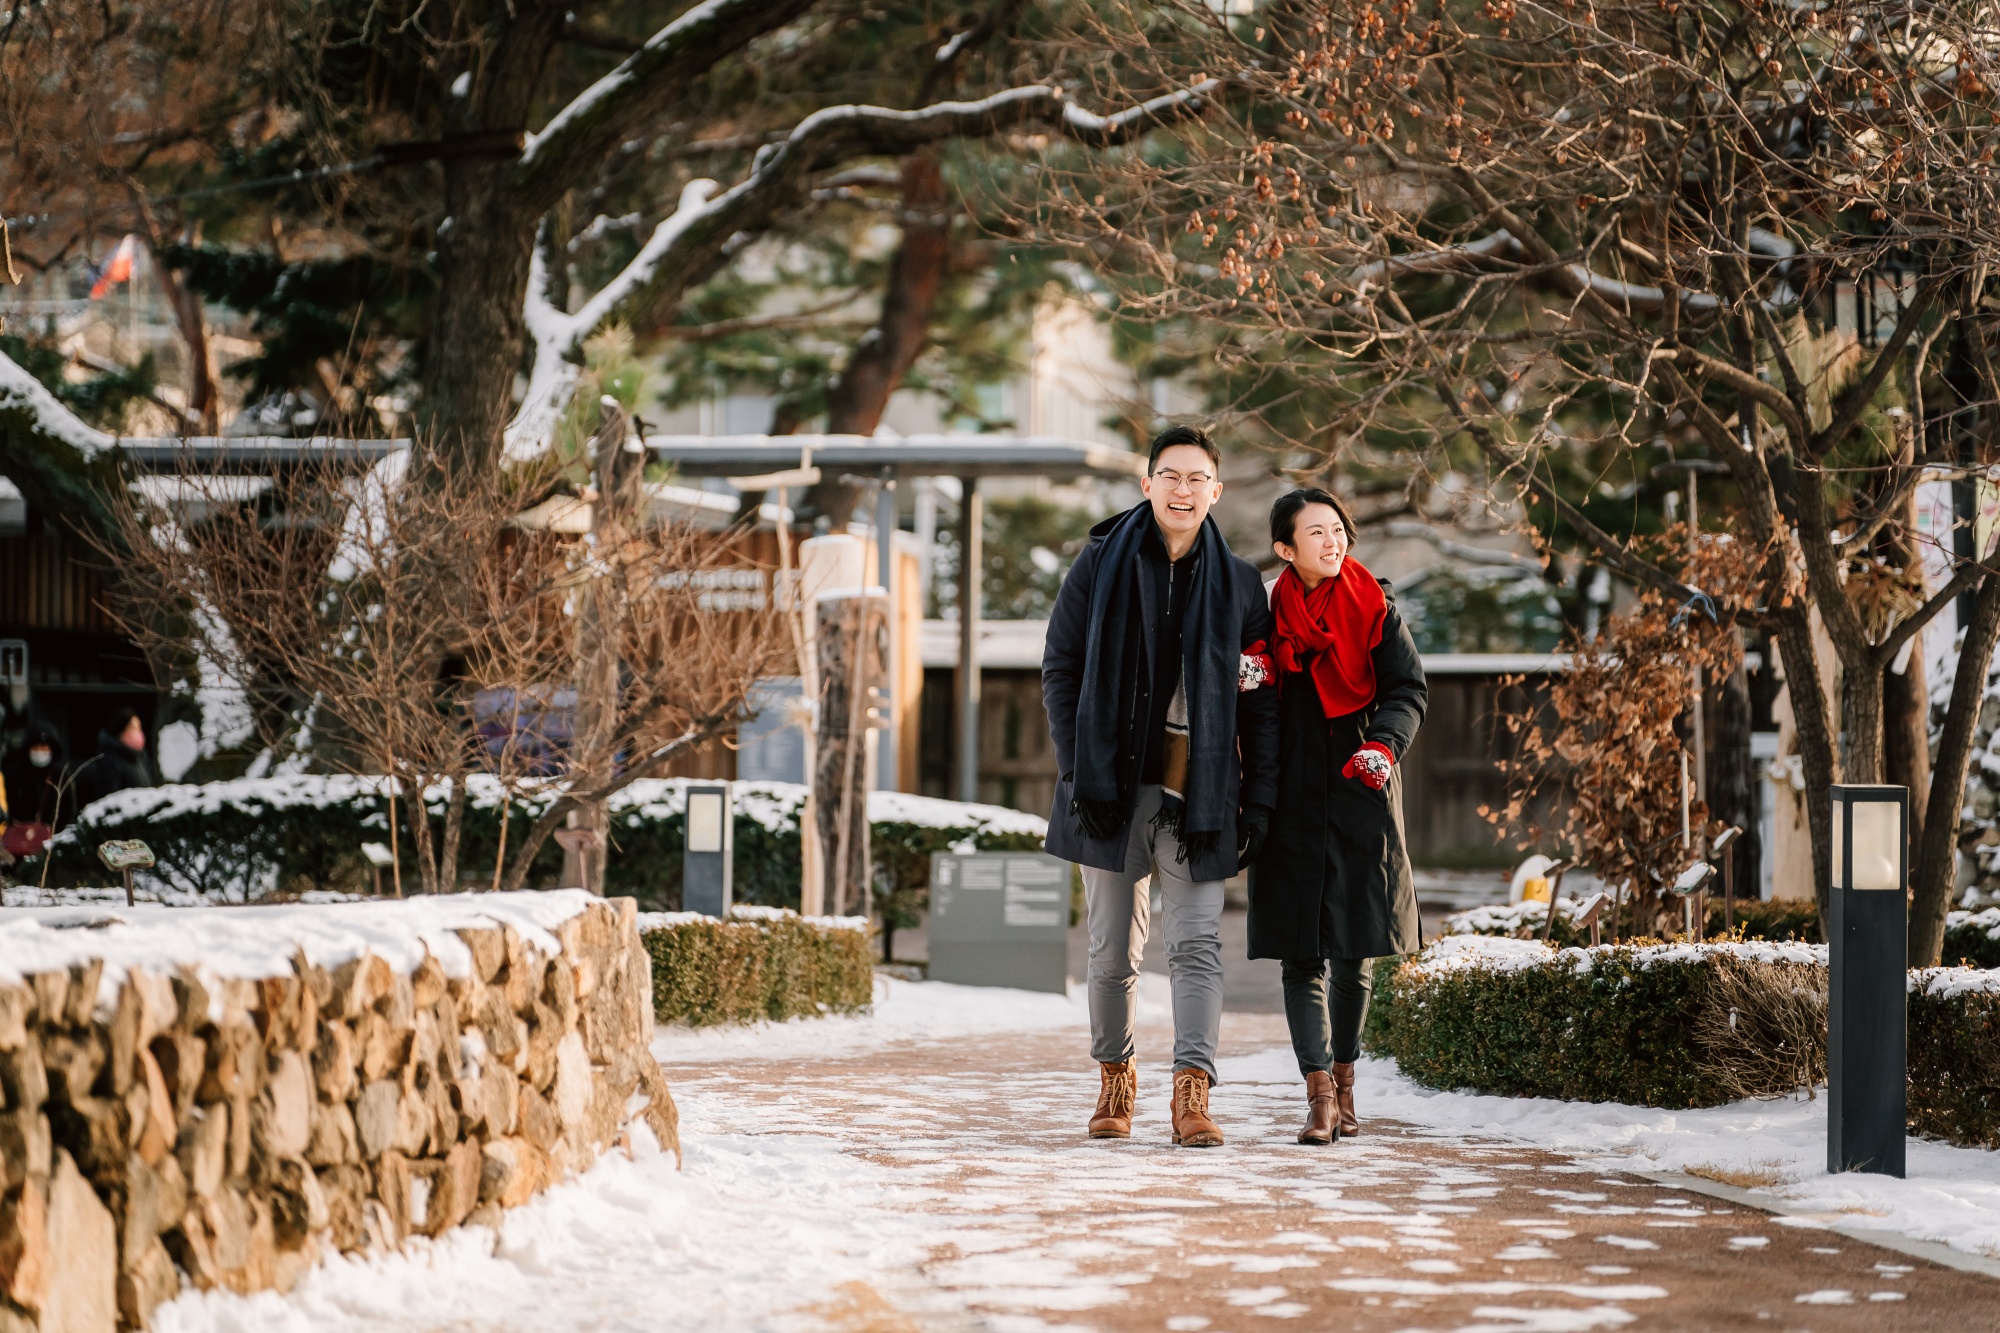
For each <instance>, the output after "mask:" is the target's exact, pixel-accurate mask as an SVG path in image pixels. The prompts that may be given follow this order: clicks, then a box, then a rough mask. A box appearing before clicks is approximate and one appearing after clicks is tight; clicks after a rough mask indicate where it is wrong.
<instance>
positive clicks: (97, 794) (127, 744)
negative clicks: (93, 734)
mask: <svg viewBox="0 0 2000 1333" xmlns="http://www.w3.org/2000/svg"><path fill="white" fill-rule="evenodd" d="M158 785H159V779H158V778H156V777H154V776H153V764H152V761H151V760H150V759H148V758H147V757H146V724H145V723H144V722H142V721H140V720H139V715H138V714H137V713H135V712H133V711H132V710H131V709H129V708H121V709H119V710H118V711H117V712H115V713H113V714H112V715H111V720H110V721H109V722H107V723H106V724H105V727H104V730H102V731H100V732H98V733H97V756H96V757H95V758H94V759H92V760H91V761H90V763H89V764H88V765H87V766H86V767H85V768H84V769H83V771H82V772H81V773H79V775H78V780H77V786H78V787H79V788H80V790H79V792H78V797H77V802H78V807H79V808H81V807H82V806H86V805H89V804H90V803H91V802H92V801H100V800H103V799H104V798H105V797H106V796H109V795H111V794H112V793H114V792H121V791H128V790H130V789H131V788H133V787H157V786H158Z"/></svg>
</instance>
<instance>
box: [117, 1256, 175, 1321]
mask: <svg viewBox="0 0 2000 1333" xmlns="http://www.w3.org/2000/svg"><path fill="white" fill-rule="evenodd" d="M180 1289H181V1276H180V1274H179V1273H178V1272H176V1271H175V1270H174V1261H173V1259H172V1258H170V1257H169V1256H168V1254H167V1247H166V1246H165V1245H163V1244H161V1243H160V1238H159V1237H158V1236H153V1237H149V1238H148V1239H147V1241H146V1244H145V1245H144V1246H143V1247H142V1248H141V1249H140V1250H139V1251H138V1252H137V1253H136V1254H133V1255H132V1256H131V1257H130V1258H128V1259H127V1260H126V1261H125V1271H124V1272H122V1273H120V1274H119V1275H118V1314H119V1316H120V1317H121V1318H122V1319H123V1320H124V1321H125V1323H126V1325H127V1326H128V1327H131V1328H144V1327H146V1326H147V1324H149V1323H151V1322H152V1318H153V1311H154V1310H155V1309H156V1308H158V1307H159V1306H161V1305H163V1304H165V1303H166V1302H168V1301H170V1300H172V1299H173V1298H174V1297H175V1296H177V1295H179V1294H180Z"/></svg>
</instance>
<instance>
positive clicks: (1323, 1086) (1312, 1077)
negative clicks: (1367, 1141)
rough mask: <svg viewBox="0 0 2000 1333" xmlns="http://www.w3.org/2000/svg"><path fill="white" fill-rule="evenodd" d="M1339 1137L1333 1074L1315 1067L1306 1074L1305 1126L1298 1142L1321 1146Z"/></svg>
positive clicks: (1300, 1132)
mask: <svg viewBox="0 0 2000 1333" xmlns="http://www.w3.org/2000/svg"><path fill="white" fill-rule="evenodd" d="M1339 1137H1340V1122H1339V1111H1338V1108H1337V1104H1336V1103H1335V1101H1334V1095H1333V1075H1331V1074H1329V1073H1326V1072H1324V1071H1323V1070H1318V1069H1315V1070H1313V1071H1312V1073H1310V1074H1307V1075H1306V1127H1305V1128H1304V1129H1302V1130H1300V1131H1299V1142H1300V1143H1317V1144H1320V1145H1322V1146H1324V1145H1325V1144H1329V1143H1332V1142H1333V1141H1334V1140H1336V1139H1338V1138H1339Z"/></svg>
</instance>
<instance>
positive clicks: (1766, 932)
mask: <svg viewBox="0 0 2000 1333" xmlns="http://www.w3.org/2000/svg"><path fill="white" fill-rule="evenodd" d="M1579 906H1580V904H1579V903H1578V902H1577V901H1576V900H1574V899H1572V898H1563V899H1560V900H1559V902H1558V904H1557V907H1556V924H1555V927H1554V929H1552V930H1551V931H1550V932H1549V938H1550V940H1551V942H1553V943H1555V944H1561V945H1582V944H1588V943H1589V942H1590V931H1589V929H1588V928H1579V927H1576V926H1573V925H1571V924H1570V918H1571V917H1572V916H1574V915H1575V913H1576V909H1577V908H1578V907H1579ZM1548 910H1549V909H1548V906H1547V905H1546V904H1544V903H1537V902H1519V903H1498V904H1492V905H1489V906H1485V907H1474V908H1470V909H1468V910H1467V911H1463V912H1454V913H1453V914H1452V915H1450V916H1448V917H1446V918H1445V919H1444V930H1445V933H1446V934H1447V935H1507V936H1512V937H1513V938H1515V939H1539V938H1541V934H1542V923H1543V922H1544V921H1546V920H1547V919H1548ZM1953 915H1954V916H1964V915H1965V913H1963V912H1955V913H1953ZM1996 916H2000V914H1996ZM1722 918H1723V910H1722V900H1721V899H1720V898H1719V897H1717V896H1714V895H1711V896H1710V898H1709V901H1708V930H1707V934H1709V935H1710V936H1717V935H1721V934H1722V933H1723V925H1722ZM1600 925H1601V927H1602V932H1603V937H1604V938H1605V939H1607V940H1608V939H1610V938H1611V909H1610V908H1609V907H1607V908H1606V909H1605V911H1604V915H1603V917H1602V919H1601V921H1600ZM1736 925H1737V926H1738V927H1739V928H1740V929H1741V933H1742V937H1743V938H1744V939H1750V940H1791V939H1803V940H1810V939H1817V938H1819V908H1818V906H1817V905H1816V904H1814V903H1813V902H1811V901H1805V902H1799V901H1796V900H1792V901H1787V900H1776V901H1771V902H1761V901H1758V900H1757V899H1747V900H1738V902H1737V904H1736ZM1950 943H1951V940H1950V938H1949V937H1947V940H1946V945H1947V947H1946V949H1945V955H1946V957H1951V956H1952V954H1951V950H1950V947H1949V946H1950Z"/></svg>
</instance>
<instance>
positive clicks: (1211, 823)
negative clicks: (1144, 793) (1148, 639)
mask: <svg viewBox="0 0 2000 1333" xmlns="http://www.w3.org/2000/svg"><path fill="white" fill-rule="evenodd" d="M1152 527H1153V509H1152V506H1151V505H1150V504H1144V503H1142V504H1140V505H1139V506H1138V507H1137V508H1135V509H1131V510H1128V511H1126V513H1125V514H1124V516H1123V517H1121V518H1120V519H1119V520H1118V522H1117V524H1116V525H1115V526H1114V527H1113V528H1112V529H1111V531H1109V532H1108V533H1106V534H1105V535H1104V545H1103V548H1102V549H1101V550H1100V551H1099V553H1098V559H1097V573H1096V578H1095V580H1094V581H1093V583H1092V585H1091V590H1090V630H1089V634H1090V637H1089V641H1088V643H1087V645H1086V647H1085V650H1084V659H1083V681H1082V689H1081V691H1080V697H1079V698H1078V700H1077V709H1076V804H1075V805H1073V806H1072V807H1071V809H1072V812H1073V813H1078V814H1079V817H1081V815H1082V813H1083V812H1082V811H1081V810H1079V807H1085V808H1087V806H1088V805H1089V804H1093V803H1095V804H1099V805H1100V806H1102V804H1104V803H1110V802H1115V803H1116V804H1117V806H1118V807H1119V809H1121V810H1122V811H1124V812H1125V817H1128V818H1129V816H1130V813H1131V811H1132V808H1133V806H1134V805H1135V804H1136V803H1137V800H1138V785H1139V771H1138V764H1139V759H1140V757H1141V756H1143V755H1144V754H1145V753H1146V747H1147V742H1148V741H1150V739H1151V738H1150V737H1135V736H1134V734H1133V732H1134V730H1135V729H1136V728H1139V727H1144V726H1147V725H1149V723H1150V721H1151V719H1150V718H1148V717H1140V716H1135V714H1136V713H1137V711H1138V710H1137V708H1136V706H1135V695H1134V692H1133V690H1132V689H1131V682H1133V681H1135V680H1137V679H1139V676H1140V673H1141V672H1142V671H1148V672H1149V671H1150V666H1149V664H1148V663H1146V662H1145V661H1144V658H1145V635H1144V633H1143V629H1144V627H1143V626H1141V625H1140V624H1139V620H1140V617H1141V615H1142V614H1143V607H1144V603H1143V602H1142V601H1141V595H1140V590H1139V589H1140V582H1139V581H1140V580H1141V579H1142V578H1144V577H1145V576H1146V571H1145V569H1144V562H1145V556H1144V553H1143V549H1142V548H1143V546H1144V543H1145V540H1146V535H1147V532H1148V530H1149V529H1150V528H1152ZM1194 557H1195V559H1194V569H1193V574H1192V579H1193V584H1192V586H1191V587H1190V588H1189V589H1188V603H1187V617H1186V620H1185V621H1184V622H1183V628H1182V634H1181V646H1182V659H1181V688H1182V689H1183V691H1184V692H1185V693H1186V696H1187V712H1188V776H1187V796H1186V806H1185V809H1184V810H1183V811H1182V812H1180V815H1179V825H1180V827H1179V832H1180V840H1181V846H1182V848H1183V849H1184V850H1186V851H1191V852H1197V853H1198V852H1201V851H1203V850H1205V849H1207V848H1209V847H1211V846H1213V844H1214V843H1215V842H1216V840H1217V839H1218V838H1220V836H1221V834H1222V829H1223V821H1224V819H1225V817H1226V815H1227V814H1228V813H1230V812H1225V811H1224V810H1223V808H1222V804H1223V793H1224V792H1225V791H1227V790H1228V768H1227V765H1228V764H1229V763H1231V762H1233V761H1234V759H1235V757H1236V688H1237V678H1238V674H1239V669H1240V665H1241V655H1242V644H1241V643H1240V642H1239V638H1240V634H1241V623H1240V622H1241V613H1240V609H1239V608H1238V607H1237V605H1236V598H1235V594H1234V590H1233V589H1232V588H1231V586H1230V577H1229V575H1230V555H1229V547H1228V546H1227V545H1226V544H1225V543H1224V542H1223V540H1222V533H1221V532H1220V531H1219V530H1218V529H1217V528H1216V526H1215V520H1214V519H1212V518H1211V519H1205V520H1203V522H1202V525H1201V531H1200V532H1199V533H1198V534H1196V536H1195V544H1194ZM1154 613H1155V615H1156V616H1158V617H1160V618H1161V619H1162V620H1164V618H1165V614H1166V608H1164V607H1156V608H1154ZM1156 641H1157V640H1156ZM1148 678H1149V679H1150V675H1149V676H1148ZM1167 822H1168V823H1169V824H1172V823H1173V822H1174V819H1173V816H1172V815H1171V814H1169V816H1168V819H1167ZM1089 831H1092V832H1095V830H1089ZM1097 836H1104V835H1103V834H1097Z"/></svg>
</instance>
